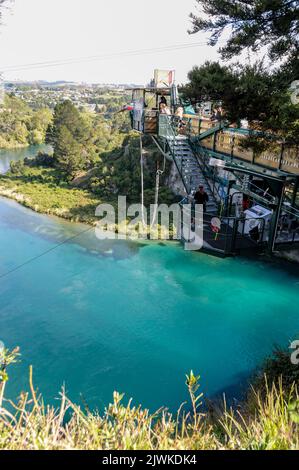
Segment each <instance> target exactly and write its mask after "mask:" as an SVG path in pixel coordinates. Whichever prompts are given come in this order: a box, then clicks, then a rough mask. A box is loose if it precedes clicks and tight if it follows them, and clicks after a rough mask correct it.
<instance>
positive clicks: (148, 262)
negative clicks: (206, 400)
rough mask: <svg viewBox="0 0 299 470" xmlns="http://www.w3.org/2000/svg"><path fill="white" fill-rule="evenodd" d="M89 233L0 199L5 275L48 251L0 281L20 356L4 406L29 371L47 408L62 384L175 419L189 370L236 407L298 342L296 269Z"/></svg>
mask: <svg viewBox="0 0 299 470" xmlns="http://www.w3.org/2000/svg"><path fill="white" fill-rule="evenodd" d="M84 230H86V227H85V226H82V225H79V224H78V225H72V224H70V223H66V222H63V221H60V220H58V219H54V218H49V217H47V216H42V215H38V214H35V213H33V212H31V211H30V210H27V209H25V208H23V207H21V206H19V205H18V204H16V203H14V202H12V201H8V200H5V199H0V247H1V248H0V276H1V274H4V273H7V272H9V271H11V270H14V268H16V267H17V266H19V265H21V264H23V263H26V262H27V261H28V260H30V259H31V258H34V257H38V256H39V255H40V254H41V253H44V252H47V251H48V253H47V254H46V255H45V256H42V257H38V258H36V259H35V261H32V262H30V263H29V264H25V265H24V266H23V267H22V268H19V269H17V270H16V271H13V272H11V274H9V275H7V276H5V277H2V278H1V279H0V339H1V340H2V341H4V342H5V344H6V345H7V346H8V347H14V346H16V345H18V346H20V348H21V352H22V362H21V363H20V364H18V365H17V366H15V367H13V368H11V369H10V372H11V380H10V382H9V385H8V389H7V390H8V394H9V396H15V395H17V394H18V393H19V392H20V390H22V389H25V388H27V382H28V366H29V365H30V364H32V365H33V367H34V376H35V383H36V384H38V387H39V390H40V391H41V392H42V393H43V394H44V396H45V399H46V400H47V401H48V402H51V403H55V398H56V397H58V391H59V389H60V387H61V386H62V385H63V384H64V383H65V384H66V389H67V391H68V394H69V396H70V397H71V398H72V399H73V400H76V401H77V402H81V400H82V397H84V401H86V402H87V403H88V404H89V406H91V407H99V408H101V409H102V408H103V406H104V405H105V404H107V403H108V402H109V401H110V400H111V397H112V393H113V391H114V390H118V391H120V392H124V393H126V397H128V398H129V397H131V396H132V397H134V400H135V401H134V403H142V404H143V405H144V406H147V407H150V408H151V409H152V410H154V409H156V408H159V407H160V406H162V405H166V406H168V407H169V408H170V409H172V410H176V409H177V407H178V406H179V405H180V403H181V402H182V401H184V400H185V399H186V398H187V396H186V391H185V386H184V380H185V373H186V372H188V371H189V370H190V369H193V370H194V371H195V372H196V373H198V374H200V375H201V377H202V379H201V383H202V390H203V391H204V392H205V394H206V395H207V396H209V397H214V396H215V395H219V394H221V393H222V392H226V393H227V395H228V396H229V397H231V398H232V397H239V396H240V393H241V391H242V387H243V386H244V384H246V380H247V379H248V377H249V376H250V374H251V373H252V371H253V370H254V369H255V367H256V366H257V365H258V364H259V363H260V362H261V361H262V360H263V358H264V357H265V355H267V354H268V353H270V352H271V350H272V348H273V346H274V344H282V345H287V344H288V341H289V340H291V339H294V337H296V334H298V333H299V309H298V289H299V273H298V270H297V269H296V268H295V267H294V268H292V270H291V269H286V267H283V266H282V265H276V264H273V263H264V262H262V260H258V261H252V260H246V259H240V258H238V259H224V260H223V259H217V258H214V257H210V256H207V255H204V254H199V253H190V252H184V250H183V249H182V247H181V246H180V245H175V244H167V245H163V244H145V245H139V244H133V243H126V242H120V241H119V242H117V241H115V242H108V241H98V240H97V239H96V238H95V236H94V233H93V230H91V231H90V232H88V233H84V234H81V235H80V233H81V232H82V231H84ZM74 235H78V237H77V238H75V239H73V240H72V241H69V242H67V243H64V244H62V245H60V246H58V247H57V248H55V249H53V248H54V247H55V246H56V245H58V244H59V243H61V242H62V241H64V240H66V239H67V238H69V237H73V236H74ZM49 250H50V251H49Z"/></svg>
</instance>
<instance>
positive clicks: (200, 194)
mask: <svg viewBox="0 0 299 470" xmlns="http://www.w3.org/2000/svg"><path fill="white" fill-rule="evenodd" d="M194 201H195V204H202V205H203V211H204V213H205V212H206V211H207V202H209V196H208V195H207V193H206V192H205V190H204V187H203V186H199V188H198V191H196V193H195V194H194Z"/></svg>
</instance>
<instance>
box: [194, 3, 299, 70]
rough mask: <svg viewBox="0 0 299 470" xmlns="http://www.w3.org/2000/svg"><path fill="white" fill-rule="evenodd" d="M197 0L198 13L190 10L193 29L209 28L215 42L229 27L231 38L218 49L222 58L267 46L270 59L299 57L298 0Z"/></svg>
mask: <svg viewBox="0 0 299 470" xmlns="http://www.w3.org/2000/svg"><path fill="white" fill-rule="evenodd" d="M196 1H197V3H198V5H199V8H200V14H198V13H197V14H191V18H192V23H193V30H192V33H197V32H199V31H209V32H211V33H212V34H211V38H210V43H211V44H212V45H215V44H217V42H218V41H219V39H220V37H221V36H222V33H223V32H224V31H225V30H228V31H229V33H230V38H229V39H228V41H227V43H226V45H225V46H224V47H222V48H221V49H220V51H221V53H222V56H223V58H232V57H234V56H236V55H238V54H240V52H242V51H243V50H244V49H250V50H252V51H253V52H256V51H257V50H259V49H260V48H261V47H264V46H268V47H269V57H270V59H271V60H281V59H282V58H284V59H285V60H287V61H290V62H293V61H294V60H298V50H299V1H298V0H291V1H290V0H251V1H247V0H240V1H235V0H196ZM297 78H298V77H297Z"/></svg>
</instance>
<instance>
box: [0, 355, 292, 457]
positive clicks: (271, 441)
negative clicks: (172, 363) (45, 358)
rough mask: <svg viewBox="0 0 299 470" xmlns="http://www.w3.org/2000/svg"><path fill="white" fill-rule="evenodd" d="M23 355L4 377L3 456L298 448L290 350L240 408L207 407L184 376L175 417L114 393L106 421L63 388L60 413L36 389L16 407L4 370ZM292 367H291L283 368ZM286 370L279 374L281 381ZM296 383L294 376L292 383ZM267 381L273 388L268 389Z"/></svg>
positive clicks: (0, 384)
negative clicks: (13, 453)
mask: <svg viewBox="0 0 299 470" xmlns="http://www.w3.org/2000/svg"><path fill="white" fill-rule="evenodd" d="M18 356H19V351H18V349H15V350H14V351H12V352H9V351H5V352H4V358H3V359H4V364H5V366H6V368H5V369H4V370H2V372H1V376H0V379H1V380H0V449H6V450H15V449H18V450H20V449H21V450H22V449H23V450H69V449H82V450H94V449H98V450H112V449H115V450H141V449H144V450H158V449H163V450H173V449H175V450H184V449H188V450H243V449H248V450H280V449H281V450H283V449H299V394H298V389H297V386H298V373H299V367H298V366H293V365H291V363H290V359H289V354H288V352H287V351H276V353H275V355H274V357H272V358H271V359H268V360H267V364H266V366H265V367H266V368H265V370H266V371H267V373H269V374H270V375H271V380H272V381H271V385H270V382H268V381H267V378H266V376H265V375H264V373H263V372H261V373H260V374H259V375H258V377H257V378H256V379H255V386H254V387H253V388H251V389H250V391H249V392H248V396H247V399H246V401H245V402H244V403H240V404H239V406H238V407H237V408H236V409H232V408H230V407H228V406H226V404H225V402H224V403H223V405H222V406H221V407H219V406H213V404H211V403H210V404H209V406H208V411H205V409H203V407H202V404H203V396H202V394H201V393H200V383H199V380H200V377H199V376H196V375H195V374H194V373H193V372H192V371H191V372H190V374H188V375H187V376H186V387H187V392H188V394H187V396H189V399H188V401H187V402H186V403H184V404H182V405H181V407H180V409H179V410H178V412H177V414H176V415H172V414H170V413H169V412H168V411H167V409H160V410H159V411H157V412H156V413H153V414H151V413H150V412H149V411H148V410H147V409H143V408H142V407H141V406H133V404H132V400H129V401H128V402H125V400H124V396H123V395H121V394H119V393H117V392H114V394H113V402H112V403H111V404H110V405H109V406H108V407H107V408H106V409H105V412H104V414H103V415H100V414H99V413H97V412H96V411H95V412H92V411H90V410H88V409H84V408H81V407H80V406H78V405H77V404H75V403H72V402H71V401H70V400H69V399H68V398H67V396H66V394H65V391H64V389H62V391H61V393H60V405H59V407H57V408H54V407H52V406H47V405H45V403H44V401H43V399H42V396H41V395H40V394H39V393H38V391H37V390H36V389H35V387H34V385H33V371H32V367H30V370H29V389H30V392H22V393H21V395H20V398H19V400H18V402H17V403H13V402H11V401H6V400H5V398H4V391H5V384H6V382H7V380H8V374H7V367H8V366H9V365H11V364H12V363H14V362H16V360H17V359H18ZM286 365H287V367H286ZM281 372H282V375H281ZM294 377H295V378H296V379H295V380H293V379H294ZM268 383H269V385H268Z"/></svg>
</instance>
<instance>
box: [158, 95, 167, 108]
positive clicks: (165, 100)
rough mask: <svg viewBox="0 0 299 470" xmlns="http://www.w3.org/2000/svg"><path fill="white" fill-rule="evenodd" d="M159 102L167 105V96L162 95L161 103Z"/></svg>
mask: <svg viewBox="0 0 299 470" xmlns="http://www.w3.org/2000/svg"><path fill="white" fill-rule="evenodd" d="M159 104H166V106H167V99H166V98H165V96H164V95H162V96H161V99H160V103H159Z"/></svg>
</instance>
